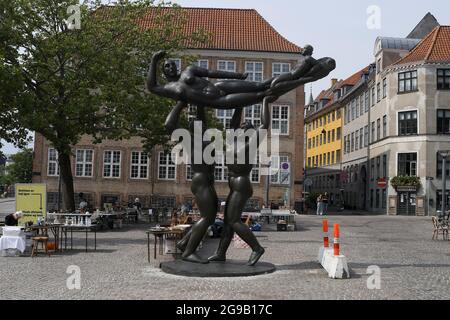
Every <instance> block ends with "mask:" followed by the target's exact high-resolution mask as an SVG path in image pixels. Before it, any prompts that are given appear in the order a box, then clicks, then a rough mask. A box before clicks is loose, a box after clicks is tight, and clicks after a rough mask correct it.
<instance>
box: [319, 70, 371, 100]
mask: <svg viewBox="0 0 450 320" xmlns="http://www.w3.org/2000/svg"><path fill="white" fill-rule="evenodd" d="M367 72H369V66H367V67H365V68H364V69H362V70H360V71H358V72H356V73H355V74H353V75H351V76H350V77H348V78H347V79H345V80H340V81H338V82H337V83H336V84H335V85H334V86H332V87H330V88H329V89H327V90H324V91H322V92H321V93H320V94H319V96H318V97H317V98H316V99H315V100H314V102H320V100H322V99H329V100H330V101H329V102H328V103H327V105H326V106H325V107H324V108H326V107H328V106H329V105H331V104H332V103H333V102H334V93H333V91H334V90H336V89H340V88H342V87H343V86H354V85H356V84H357V83H358V82H359V81H360V80H361V77H362V75H363V74H364V73H367Z"/></svg>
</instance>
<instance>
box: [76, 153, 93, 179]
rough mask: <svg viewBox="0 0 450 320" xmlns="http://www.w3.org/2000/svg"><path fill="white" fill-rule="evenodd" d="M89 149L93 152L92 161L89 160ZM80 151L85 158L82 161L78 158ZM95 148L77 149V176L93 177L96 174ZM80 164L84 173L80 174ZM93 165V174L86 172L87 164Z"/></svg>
mask: <svg viewBox="0 0 450 320" xmlns="http://www.w3.org/2000/svg"><path fill="white" fill-rule="evenodd" d="M87 151H90V152H91V153H92V156H91V161H87V160H86V158H87ZM78 152H82V155H83V158H82V159H81V161H79V159H78ZM94 153H95V152H94V150H93V149H76V150H75V177H79V178H92V177H93V176H94ZM78 165H81V172H82V174H81V175H79V174H78ZM87 165H91V174H90V175H87V174H86V166H87Z"/></svg>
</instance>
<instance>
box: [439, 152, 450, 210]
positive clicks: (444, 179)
mask: <svg viewBox="0 0 450 320" xmlns="http://www.w3.org/2000/svg"><path fill="white" fill-rule="evenodd" d="M439 154H440V155H441V157H442V218H445V214H446V200H447V197H446V196H447V195H446V193H447V192H446V182H447V175H446V171H447V168H446V165H447V158H448V157H450V151H439Z"/></svg>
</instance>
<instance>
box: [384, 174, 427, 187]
mask: <svg viewBox="0 0 450 320" xmlns="http://www.w3.org/2000/svg"><path fill="white" fill-rule="evenodd" d="M391 185H392V187H393V188H394V189H396V190H397V188H398V187H415V188H416V189H419V188H420V186H421V182H420V178H419V177H410V176H397V177H394V178H392V179H391Z"/></svg>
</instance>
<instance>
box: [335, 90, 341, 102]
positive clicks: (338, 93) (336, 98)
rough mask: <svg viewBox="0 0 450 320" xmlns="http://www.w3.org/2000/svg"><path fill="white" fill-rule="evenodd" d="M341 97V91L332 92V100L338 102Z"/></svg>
mask: <svg viewBox="0 0 450 320" xmlns="http://www.w3.org/2000/svg"><path fill="white" fill-rule="evenodd" d="M340 97H341V90H335V91H334V100H339V98H340Z"/></svg>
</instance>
